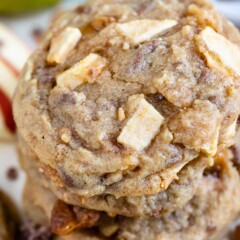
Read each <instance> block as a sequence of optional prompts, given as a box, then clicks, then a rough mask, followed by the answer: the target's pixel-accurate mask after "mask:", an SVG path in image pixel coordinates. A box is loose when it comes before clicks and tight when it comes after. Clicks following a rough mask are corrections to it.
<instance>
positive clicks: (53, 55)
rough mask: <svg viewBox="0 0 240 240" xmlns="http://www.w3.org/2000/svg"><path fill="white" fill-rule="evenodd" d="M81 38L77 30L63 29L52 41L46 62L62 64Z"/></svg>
mask: <svg viewBox="0 0 240 240" xmlns="http://www.w3.org/2000/svg"><path fill="white" fill-rule="evenodd" d="M81 36H82V34H81V32H80V30H79V29H78V28H74V27H67V28H65V29H64V30H63V31H62V32H61V33H60V34H59V35H57V36H56V37H54V38H53V39H52V41H51V47H50V51H49V54H48V57H47V61H48V62H49V63H58V64H59V63H63V62H64V61H65V60H66V58H67V56H68V54H69V52H70V51H71V50H73V49H74V48H75V46H76V45H77V43H78V41H79V40H80V39H81Z"/></svg>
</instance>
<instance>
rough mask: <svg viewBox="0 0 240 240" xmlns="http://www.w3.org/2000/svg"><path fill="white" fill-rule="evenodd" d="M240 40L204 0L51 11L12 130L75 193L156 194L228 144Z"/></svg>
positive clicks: (238, 86)
mask: <svg viewBox="0 0 240 240" xmlns="http://www.w3.org/2000/svg"><path fill="white" fill-rule="evenodd" d="M65 42H67V43H68V45H67V46H68V47H66V46H65V45H64V43H65ZM239 46H240V34H239V33H238V32H237V30H236V29H235V27H234V26H233V25H232V24H230V23H229V22H227V21H226V20H225V19H224V18H222V17H221V16H220V15H219V14H218V13H217V12H216V10H215V9H214V8H213V7H212V5H211V4H209V3H207V2H206V1H201V0H187V1H176V0H164V1H157V0H154V1H145V0H141V1H137V0H135V1H134V0H132V1H127V0H116V1H108V0H105V1H104V0H98V1H94V2H93V3H91V2H90V3H88V4H87V5H84V6H82V7H78V8H76V9H75V10H74V11H70V12H66V13H64V14H63V15H62V16H60V17H59V18H58V19H57V20H55V22H54V23H53V24H52V26H51V27H50V29H49V31H48V33H47V34H46V37H45V40H44V41H43V44H42V45H41V46H40V48H39V49H38V50H37V51H36V52H35V53H34V54H33V56H32V57H31V58H30V59H29V61H28V63H27V65H26V67H25V69H24V71H23V73H22V76H21V79H20V82H19V85H18V89H17V92H16V95H15V99H14V115H15V120H16V123H17V125H18V129H19V132H20V134H21V136H22V137H23V138H24V141H26V143H27V144H28V145H31V148H32V149H33V151H34V152H35V153H36V155H37V157H38V159H39V161H40V162H41V163H42V166H44V169H45V170H46V169H48V170H49V169H50V170H51V171H50V170H49V171H47V170H46V172H48V175H47V177H48V178H49V179H50V180H51V181H52V183H53V185H55V187H56V188H64V189H66V190H64V191H62V192H63V193H64V192H65V193H66V194H65V195H64V197H66V198H68V199H71V201H73V199H72V197H71V196H72V195H74V196H77V198H78V199H81V198H83V199H88V198H90V199H93V198H96V199H99V198H100V199H101V198H104V196H106V195H107V196H110V198H111V199H119V198H125V197H127V198H132V199H134V198H138V197H143V198H144V197H146V198H148V195H156V194H158V193H159V192H162V191H165V190H167V189H168V188H169V186H171V183H173V182H174V181H175V180H176V179H177V178H178V176H180V174H181V170H182V169H183V168H184V167H185V166H187V164H188V163H189V162H191V161H196V159H203V158H206V157H207V158H211V157H213V156H214V155H215V154H216V152H217V150H218V149H222V148H226V147H229V146H231V145H232V144H233V137H234V134H235V125H236V120H237V117H238V115H239V113H240V104H239V103H240V94H239V92H240V82H239V79H240V76H239V56H240V49H239ZM223 49H224V50H223ZM232 52H234V53H235V54H234V57H233V58H230V57H229V56H231V55H232ZM56 179H57V181H56ZM62 197H63V196H62ZM79 204H80V201H79ZM91 205H92V203H91ZM98 206H100V205H98ZM118 207H119V209H120V210H119V211H121V212H122V213H123V212H124V211H123V208H124V205H122V206H120V205H119V206H118ZM114 208H115V206H114ZM114 208H113V209H114ZM121 208H122V209H121ZM115 209H116V208H115ZM102 210H103V209H102ZM113 211H114V210H113ZM144 214H145V213H144ZM126 215H127V214H126Z"/></svg>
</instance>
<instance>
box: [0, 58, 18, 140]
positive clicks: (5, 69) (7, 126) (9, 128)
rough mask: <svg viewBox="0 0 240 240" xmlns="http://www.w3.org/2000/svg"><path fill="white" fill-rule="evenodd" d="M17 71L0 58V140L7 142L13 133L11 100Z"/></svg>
mask: <svg viewBox="0 0 240 240" xmlns="http://www.w3.org/2000/svg"><path fill="white" fill-rule="evenodd" d="M17 77H18V73H17V70H16V69H14V68H13V67H12V66H11V65H9V64H8V62H7V61H6V60H5V59H3V58H1V57H0V140H1V141H2V140H9V139H10V138H12V137H13V134H14V132H15V124H14V120H13V115H12V104H11V99H12V96H13V93H14V90H15V87H16V85H17Z"/></svg>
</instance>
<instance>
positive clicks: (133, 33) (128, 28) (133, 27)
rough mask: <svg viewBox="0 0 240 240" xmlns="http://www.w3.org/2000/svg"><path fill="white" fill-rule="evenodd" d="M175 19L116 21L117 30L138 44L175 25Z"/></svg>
mask: <svg viewBox="0 0 240 240" xmlns="http://www.w3.org/2000/svg"><path fill="white" fill-rule="evenodd" d="M176 24H177V21H175V20H169V19H165V20H150V19H142V20H134V21H131V22H127V23H118V24H117V25H116V29H117V31H118V32H119V33H120V34H122V35H123V36H125V37H127V38H128V39H129V40H130V41H131V42H132V43H133V44H136V45H137V44H139V43H142V42H145V41H148V40H150V39H151V38H152V37H154V36H156V35H157V34H160V33H161V32H163V31H165V30H167V29H169V28H171V27H173V26H175V25H176Z"/></svg>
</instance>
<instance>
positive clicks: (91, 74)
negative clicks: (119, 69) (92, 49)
mask: <svg viewBox="0 0 240 240" xmlns="http://www.w3.org/2000/svg"><path fill="white" fill-rule="evenodd" d="M106 64H107V60H106V59H105V58H103V57H101V56H99V55H98V54H95V53H91V54H89V55H88V56H87V57H85V58H84V59H83V60H81V61H79V62H78V63H76V64H75V65H74V66H73V67H71V68H70V69H68V70H66V71H65V72H63V73H61V74H60V75H59V76H58V77H57V85H58V86H60V87H66V88H69V89H70V90H73V89H75V88H76V87H78V86H80V85H81V84H84V83H90V82H94V81H95V80H96V78H97V77H98V76H99V75H100V74H101V72H102V71H103V68H104V67H105V66H106Z"/></svg>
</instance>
